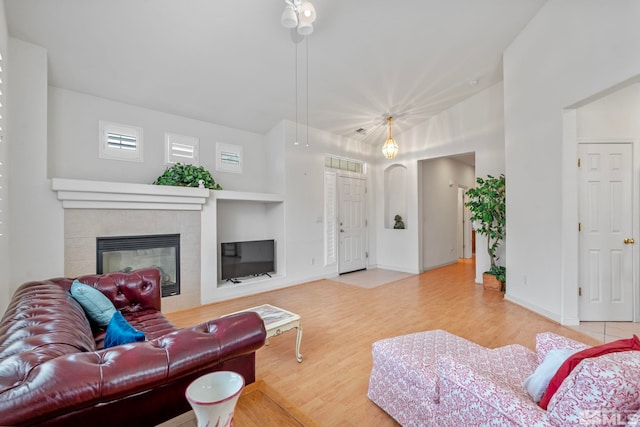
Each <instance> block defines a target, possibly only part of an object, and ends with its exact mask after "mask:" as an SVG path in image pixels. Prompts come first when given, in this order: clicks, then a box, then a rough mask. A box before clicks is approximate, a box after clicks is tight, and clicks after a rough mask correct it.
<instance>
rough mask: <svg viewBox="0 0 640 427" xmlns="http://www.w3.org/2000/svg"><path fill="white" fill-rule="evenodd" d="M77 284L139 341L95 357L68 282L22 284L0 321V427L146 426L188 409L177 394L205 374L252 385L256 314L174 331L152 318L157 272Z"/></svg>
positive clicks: (91, 335)
mask: <svg viewBox="0 0 640 427" xmlns="http://www.w3.org/2000/svg"><path fill="white" fill-rule="evenodd" d="M78 279H79V280H80V281H81V282H83V283H86V284H88V285H91V286H93V287H94V288H97V289H98V290H100V291H101V292H102V293H103V294H105V295H106V296H107V297H108V298H109V299H110V300H111V301H112V302H113V303H114V305H115V307H116V309H118V310H119V311H120V312H121V313H122V315H123V316H124V318H125V319H126V320H127V321H128V322H129V323H130V324H131V325H132V326H133V327H135V328H136V329H138V330H141V331H142V332H144V333H145V336H146V341H144V342H136V343H131V344H123V345H119V346H116V347H111V348H107V349H103V348H102V341H103V339H104V334H105V333H104V331H102V330H96V329H95V328H94V329H93V330H92V326H91V324H90V322H89V320H88V319H87V317H86V315H85V313H84V311H83V309H82V307H81V306H80V305H79V304H78V303H77V302H76V300H75V299H74V298H73V297H72V296H71V295H70V293H69V289H70V287H71V283H72V281H73V279H68V278H59V279H52V280H44V281H38V282H30V283H25V284H24V285H22V286H20V287H19V288H18V289H17V290H16V292H15V294H14V296H13V298H12V300H11V302H10V303H9V307H8V309H7V311H6V313H5V314H4V317H3V318H2V321H1V322H0V425H2V426H6V425H47V426H50V425H51V426H53V425H55V426H63V425H64V426H71V425H78V426H80V425H85V426H91V427H96V426H107V425H108V426H116V425H119V426H125V425H131V426H145V425H149V426H151V425H156V424H158V423H161V422H163V421H166V420H168V419H170V418H173V417H175V416H177V415H179V414H181V413H183V412H186V411H188V410H189V409H190V407H189V404H188V403H187V401H186V399H185V396H184V392H185V389H186V387H187V386H188V385H189V383H190V382H191V381H193V380H194V379H196V378H197V377H199V376H201V375H203V374H205V373H208V372H212V371H218V370H232V371H236V372H239V373H240V374H242V375H243V376H244V378H245V381H246V383H247V384H249V383H251V382H253V381H255V351H256V350H257V349H258V348H260V347H261V346H262V345H263V344H264V340H265V336H266V332H265V327H264V323H263V322H262V320H261V319H260V317H259V316H258V315H257V314H255V313H241V314H237V315H232V316H228V317H223V318H219V319H216V320H211V321H208V322H205V323H202V324H200V325H198V326H194V327H190V328H183V329H179V328H177V327H176V326H174V325H173V324H171V323H170V322H169V321H168V320H167V318H166V317H165V316H164V315H163V314H162V313H161V311H160V300H161V298H160V273H159V271H158V270H157V269H144V270H137V271H134V272H131V273H109V274H105V275H91V276H83V277H79V278H78Z"/></svg>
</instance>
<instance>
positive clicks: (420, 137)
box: [374, 84, 504, 282]
mask: <svg viewBox="0 0 640 427" xmlns="http://www.w3.org/2000/svg"><path fill="white" fill-rule="evenodd" d="M395 137H396V140H397V141H398V144H399V145H400V152H399V154H398V156H397V157H396V158H395V159H394V160H393V161H388V160H385V159H380V160H379V161H378V163H377V165H376V166H377V168H376V175H375V181H374V183H375V185H376V186H378V187H380V188H383V178H384V169H385V168H387V167H388V166H389V165H390V164H394V163H398V164H402V165H404V166H406V167H407V176H408V187H407V194H408V205H407V209H408V212H407V218H406V221H407V231H406V232H405V233H398V232H397V230H389V229H385V228H384V200H383V198H378V199H377V200H376V218H377V222H378V224H379V226H378V227H377V230H378V233H377V239H378V241H380V242H384V244H383V245H379V246H378V252H377V256H378V266H379V267H385V268H391V269H394V270H399V271H408V272H413V273H418V272H420V271H421V270H424V268H425V267H424V266H423V265H421V264H422V260H423V256H422V253H423V251H424V252H425V253H429V252H433V251H437V250H438V249H437V246H438V245H439V244H440V242H435V241H425V242H424V247H422V244H421V238H420V236H421V235H422V234H423V229H422V224H421V221H420V218H421V217H422V214H421V211H422V206H421V203H420V202H419V201H420V200H422V197H423V194H422V193H423V189H422V182H421V181H420V180H419V176H420V173H421V172H420V170H419V169H420V168H421V167H422V166H421V162H420V160H425V159H434V158H438V157H445V156H450V155H453V154H461V153H469V152H475V155H476V171H475V173H476V176H482V177H484V176H486V175H487V174H492V175H499V174H501V173H503V172H504V130H503V90H502V84H496V85H494V86H491V87H489V88H487V89H485V90H484V91H482V92H480V93H478V94H476V95H474V96H473V97H471V98H468V99H466V100H464V101H462V102H461V103H459V104H457V105H455V106H453V107H452V108H450V109H448V110H445V111H443V112H442V113H440V114H438V115H437V116H435V117H433V118H431V119H430V120H428V121H426V122H425V123H423V124H421V125H419V126H416V127H414V128H412V129H409V130H407V131H405V132H402V133H401V134H397V135H395ZM482 239H483V237H482V236H478V240H477V243H476V245H477V247H482V244H483V243H482ZM488 268H489V257H488V255H487V254H486V253H484V251H477V255H476V281H477V282H481V281H482V272H483V271H486V270H487V269H488Z"/></svg>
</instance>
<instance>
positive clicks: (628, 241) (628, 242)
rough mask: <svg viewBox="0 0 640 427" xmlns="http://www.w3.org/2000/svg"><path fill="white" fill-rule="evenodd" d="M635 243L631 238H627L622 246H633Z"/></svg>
mask: <svg viewBox="0 0 640 427" xmlns="http://www.w3.org/2000/svg"><path fill="white" fill-rule="evenodd" d="M635 242H636V241H635V240H633V239H632V238H631V237H627V238H626V239H624V244H625V245H633V244H634V243H635Z"/></svg>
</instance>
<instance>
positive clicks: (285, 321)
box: [233, 304, 302, 362]
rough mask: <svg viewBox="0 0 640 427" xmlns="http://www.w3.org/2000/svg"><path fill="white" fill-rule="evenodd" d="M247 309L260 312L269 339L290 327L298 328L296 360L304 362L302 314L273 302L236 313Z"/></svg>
mask: <svg viewBox="0 0 640 427" xmlns="http://www.w3.org/2000/svg"><path fill="white" fill-rule="evenodd" d="M246 311H253V312H256V313H258V316H260V317H261V318H262V321H263V322H264V327H265V329H266V330H267V339H269V338H270V337H273V336H276V335H280V334H281V333H283V332H287V331H288V330H290V329H293V328H296V329H297V335H296V360H297V361H298V362H302V354H300V341H302V326H300V315H298V314H295V313H292V312H290V311H287V310H285V309H283V308H280V307H276V306H274V305H271V304H262V305H259V306H257V307H251V308H247V309H245V310H240V311H237V312H236V313H243V312H246ZM236 313H233V314H236Z"/></svg>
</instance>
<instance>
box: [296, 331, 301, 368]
mask: <svg viewBox="0 0 640 427" xmlns="http://www.w3.org/2000/svg"><path fill="white" fill-rule="evenodd" d="M296 329H297V331H298V333H297V336H296V359H297V360H298V363H300V362H302V355H301V354H300V341H302V326H300V325H298V327H297V328H296Z"/></svg>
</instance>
